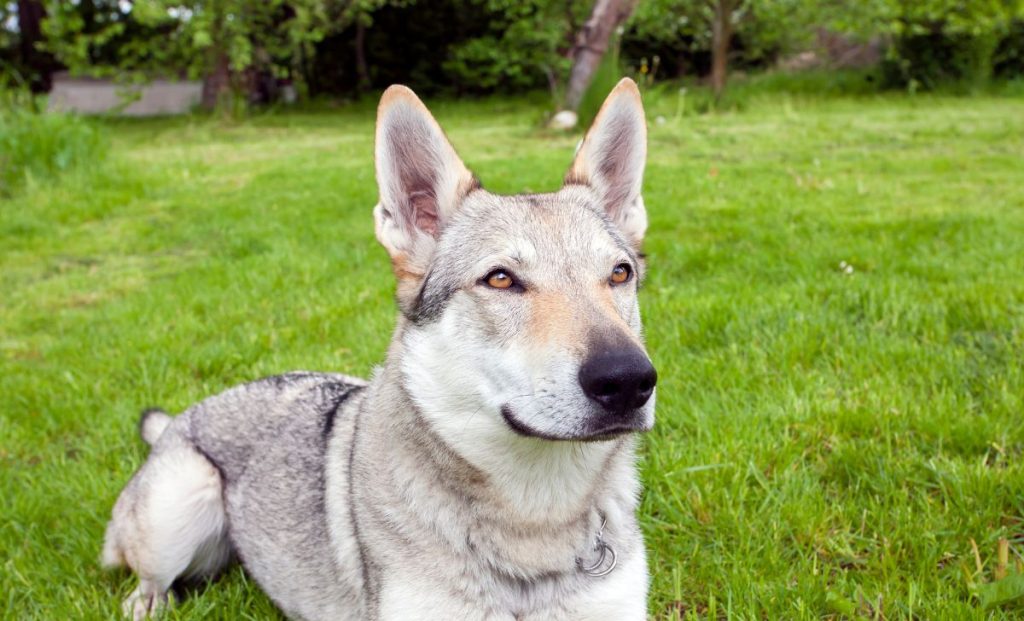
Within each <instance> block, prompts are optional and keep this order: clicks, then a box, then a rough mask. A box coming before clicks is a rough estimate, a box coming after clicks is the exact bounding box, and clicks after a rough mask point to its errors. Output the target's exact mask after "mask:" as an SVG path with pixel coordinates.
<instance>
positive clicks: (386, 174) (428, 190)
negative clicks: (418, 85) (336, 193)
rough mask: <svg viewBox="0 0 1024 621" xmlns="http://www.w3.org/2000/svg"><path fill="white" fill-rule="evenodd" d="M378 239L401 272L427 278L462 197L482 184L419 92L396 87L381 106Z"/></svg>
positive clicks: (376, 156)
mask: <svg viewBox="0 0 1024 621" xmlns="http://www.w3.org/2000/svg"><path fill="white" fill-rule="evenodd" d="M374 159H375V162H376V167H377V186H378V189H379V191H380V202H379V203H378V204H377V206H376V207H375V208H374V210H373V215H374V220H375V223H376V231H377V239H378V240H379V241H380V243H381V244H382V245H383V246H384V248H386V249H387V251H388V254H390V255H391V258H392V261H393V263H394V266H395V271H396V273H398V275H399V277H400V278H401V277H403V275H411V276H416V275H419V276H422V272H423V269H425V267H426V265H427V263H429V260H430V255H431V254H432V251H433V248H434V243H435V241H436V240H437V237H438V236H439V235H440V233H441V230H442V229H443V228H444V226H445V224H446V222H447V221H448V220H449V219H450V218H451V215H452V213H454V211H455V209H456V208H457V207H458V205H459V203H460V202H461V200H462V198H463V197H464V196H465V195H466V194H468V193H469V192H470V191H471V190H472V189H474V188H476V187H478V186H479V184H478V183H477V181H476V179H475V178H474V177H473V174H472V173H470V172H469V170H468V169H467V168H466V167H465V165H463V163H462V160H460V159H459V156H458V155H456V154H455V149H453V148H452V145H451V143H449V142H448V139H447V138H446V137H445V135H444V132H443V131H441V127H440V126H439V125H438V124H437V121H435V120H434V117H433V116H431V114H430V112H429V111H428V110H427V107H426V106H424V105H423V102H421V101H420V100H419V98H417V97H416V95H415V93H413V92H412V91H411V90H409V89H408V88H406V87H404V86H398V85H395V86H391V87H390V88H388V89H387V90H386V91H384V95H383V96H382V97H381V99H380V105H379V106H378V108H377V136H376V147H375V153H374Z"/></svg>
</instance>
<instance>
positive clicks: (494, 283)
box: [485, 270, 513, 289]
mask: <svg viewBox="0 0 1024 621" xmlns="http://www.w3.org/2000/svg"><path fill="white" fill-rule="evenodd" d="M485 280H486V281H487V286H489V287H494V288H495V289H508V288H509V287H511V286H512V284H513V280H512V277H511V276H509V275H508V273H507V272H503V271H501V270H494V271H493V272H491V273H490V274H488V275H487V278H486V279H485Z"/></svg>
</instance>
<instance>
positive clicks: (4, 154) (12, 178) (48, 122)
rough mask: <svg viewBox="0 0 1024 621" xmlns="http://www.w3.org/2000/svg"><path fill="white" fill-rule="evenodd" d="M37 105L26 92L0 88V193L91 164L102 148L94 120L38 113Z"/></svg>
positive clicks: (0, 195) (102, 138)
mask: <svg viewBox="0 0 1024 621" xmlns="http://www.w3.org/2000/svg"><path fill="white" fill-rule="evenodd" d="M41 105H42V102H41V101H37V100H34V99H32V98H31V96H29V95H24V94H20V93H17V92H13V91H0V198H3V197H8V196H10V195H12V194H13V193H14V191H15V190H16V189H18V188H19V187H21V186H22V185H23V184H24V183H25V181H26V180H32V181H45V180H50V179H54V178H56V177H58V176H59V175H60V174H62V173H64V172H67V171H69V170H72V169H74V168H76V167H79V166H83V165H86V164H88V165H90V166H92V165H96V164H97V163H99V161H100V160H102V159H103V156H104V154H105V153H106V151H107V140H106V138H105V136H104V133H103V132H102V131H101V130H100V129H99V128H97V127H96V126H95V125H94V124H93V123H90V122H88V121H86V120H84V119H82V118H79V117H76V116H72V115H67V114H59V113H46V112H41V111H39V108H40V107H41Z"/></svg>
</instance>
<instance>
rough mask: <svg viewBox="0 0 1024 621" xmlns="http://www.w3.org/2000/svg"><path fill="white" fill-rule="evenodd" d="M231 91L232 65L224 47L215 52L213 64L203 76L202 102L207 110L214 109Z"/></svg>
mask: <svg viewBox="0 0 1024 621" xmlns="http://www.w3.org/2000/svg"><path fill="white" fill-rule="evenodd" d="M230 92H231V65H230V64H229V61H228V54H227V52H226V51H224V50H222V49H218V50H216V51H215V52H214V59H213V66H212V67H211V68H210V72H209V73H208V74H206V76H204V77H203V94H202V104H203V107H204V108H206V109H207V110H213V109H214V108H216V107H217V104H219V103H221V102H222V101H223V100H224V99H225V98H226V97H227V95H228V94H230Z"/></svg>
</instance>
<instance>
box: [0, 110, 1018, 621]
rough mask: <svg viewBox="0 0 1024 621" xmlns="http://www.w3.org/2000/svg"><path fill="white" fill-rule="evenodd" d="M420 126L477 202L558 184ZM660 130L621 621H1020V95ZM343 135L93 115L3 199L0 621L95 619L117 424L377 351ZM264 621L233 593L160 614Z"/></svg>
mask: <svg viewBox="0 0 1024 621" xmlns="http://www.w3.org/2000/svg"><path fill="white" fill-rule="evenodd" d="M428 104H430V105H431V107H432V109H434V111H435V113H436V114H437V116H438V118H439V120H440V121H441V123H442V125H444V126H445V127H446V128H447V129H448V131H449V134H450V135H451V137H452V139H453V141H454V142H455V144H456V146H457V147H458V149H459V150H460V152H461V153H462V155H463V157H464V158H465V159H466V161H467V163H468V164H469V165H470V166H471V167H472V168H473V169H474V170H475V171H476V172H477V173H478V175H479V176H480V177H481V179H482V180H483V182H484V184H485V186H486V187H488V188H489V189H491V190H495V191H500V192H516V191H522V190H524V189H529V190H532V191H544V190H552V189H555V188H556V187H557V184H558V183H559V180H560V178H561V176H562V174H563V172H564V170H565V168H566V167H567V165H568V163H569V160H570V157H571V153H572V149H573V147H574V145H575V143H576V141H577V140H578V136H556V135H550V134H547V133H544V132H542V131H539V130H538V129H536V128H537V125H538V120H539V118H540V115H541V107H540V106H539V105H535V104H531V103H529V102H528V101H526V100H515V101H512V102H508V101H502V100H498V99H495V100H488V101H484V102H475V103H438V102H428ZM677 105H678V102H677V101H676V100H675V97H674V95H673V96H671V97H663V98H662V99H661V100H660V101H656V102H652V105H651V106H650V108H651V109H650V110H649V115H650V118H651V120H652V125H651V132H650V147H651V148H650V159H649V165H648V173H647V177H646V192H645V199H646V202H647V206H648V210H649V212H650V215H651V228H650V232H649V235H648V245H647V251H648V254H649V266H650V278H649V280H648V281H647V283H646V285H645V287H644V289H643V292H642V294H641V296H642V303H643V306H644V309H645V322H646V326H647V334H648V340H649V344H650V348H651V353H652V357H653V358H654V361H655V363H656V365H657V366H658V369H659V374H660V377H661V382H660V384H659V391H658V405H659V408H658V423H657V425H656V427H655V430H654V431H653V432H652V433H651V434H649V435H648V436H647V438H646V441H645V442H644V448H643V451H642V461H641V468H642V472H643V479H644V482H645V484H646V492H645V494H644V497H643V504H642V509H641V511H642V520H643V525H644V528H645V531H646V533H647V545H648V549H649V551H650V552H649V561H650V566H651V571H652V575H653V588H652V589H651V599H650V611H651V614H652V615H653V616H654V617H655V618H657V619H675V618H721V617H726V616H727V617H729V618H737V619H762V618H772V619H818V618H823V617H824V618H829V617H834V618H840V617H844V616H845V617H848V618H856V617H857V616H858V615H859V616H863V617H865V618H873V617H874V618H881V615H883V614H884V617H885V618H887V619H900V618H918V619H945V618H950V619H961V618H963V619H986V618H992V619H1011V618H1017V617H1018V615H1020V614H1022V610H1024V608H1022V607H1021V605H1020V604H1019V603H1018V604H1017V607H1014V604H1007V605H1000V606H995V607H993V608H990V609H988V610H986V609H984V608H983V606H982V603H981V601H980V599H979V598H978V597H977V596H976V595H975V593H976V590H977V589H979V588H981V589H984V587H983V585H984V584H986V583H989V582H991V581H992V580H993V579H994V576H995V575H996V574H997V573H998V572H999V567H998V559H997V552H996V550H997V542H998V540H999V539H1001V538H1005V539H1008V540H1009V541H1010V554H1009V557H1010V559H1009V573H1010V574H1011V575H1012V574H1014V572H1016V571H1019V570H1020V567H1019V564H1020V559H1021V555H1022V553H1024V99H1021V98H1016V99H1014V98H1010V97H1004V98H996V97H990V98H976V99H952V98H925V97H917V98H906V97H865V98H850V99H843V98H833V99H800V98H788V97H785V96H782V95H765V96H752V97H750V98H749V100H748V101H747V106H746V108H745V109H744V111H742V112H736V113H728V114H720V115H702V116H682V117H681V118H680V117H677V116H676V110H677ZM658 115H664V117H665V118H662V119H660V121H661V122H655V119H656V117H657V116H658ZM372 123H373V109H372V106H369V105H358V106H352V107H343V108H340V109H338V110H336V111H332V112H320V113H316V114H312V113H311V114H275V115H267V116H259V117H256V118H252V119H250V120H249V121H246V122H244V123H236V124H228V125H225V124H221V123H216V122H212V121H210V120H207V119H191V120H189V119H177V120H165V121H146V122H129V121H117V122H113V121H111V122H108V127H107V130H108V133H109V134H110V135H111V136H112V141H113V144H112V152H111V154H110V157H109V158H108V159H107V160H106V161H105V163H103V164H102V165H100V166H97V167H96V169H95V170H87V171H81V172H79V173H74V174H71V175H67V176H65V177H64V178H63V179H61V180H60V181H59V182H46V183H42V182H40V183H36V184H29V186H28V187H26V188H25V189H24V190H23V191H22V192H21V193H20V194H18V195H17V196H15V197H14V198H13V199H9V200H0V270H2V272H0V292H2V293H0V442H2V444H0V461H2V474H0V496H2V498H3V501H2V520H0V553H2V554H0V563H2V565H0V585H2V586H0V588H2V591H0V593H2V600H0V611H2V614H4V615H6V616H7V618H12V619H30V618H31V619H86V618H97V619H99V618H112V617H113V616H114V615H115V614H116V612H117V610H118V606H119V602H120V600H121V598H122V597H123V596H124V595H125V594H126V593H127V592H128V591H129V590H130V589H131V588H132V587H133V584H132V580H131V579H130V578H129V576H128V575H127V574H125V573H118V572H114V573H105V572H103V571H101V570H100V568H99V566H98V563H97V557H98V554H99V549H100V542H101V537H102V534H103V528H104V525H105V523H106V519H107V517H108V515H109V511H110V507H111V506H112V503H113V502H114V499H115V497H116V495H117V493H118V491H119V490H120V488H121V486H122V485H123V484H124V483H125V481H126V480H127V479H128V478H129V476H130V475H131V473H132V472H133V470H134V469H135V468H136V466H137V465H138V464H139V463H140V461H141V460H142V459H143V457H144V451H143V446H142V443H141V441H140V440H139V439H138V437H137V435H136V431H135V422H136V419H137V415H138V412H139V410H140V408H142V407H143V406H147V405H152V404H159V405H162V406H164V407H166V408H168V409H170V410H173V411H178V410H181V409H183V408H185V407H187V406H188V405H190V404H191V403H193V402H195V401H197V400H198V399H200V398H202V397H204V396H207V395H210V394H211V393H214V392H216V391H219V390H221V389H223V388H225V387H228V386H230V385H232V384H235V383H238V382H242V381H245V380H249V379H253V378H256V377H259V376H262V375H267V374H273V373H277V372H280V371H284V370H288V369H296V368H308V369H324V370H327V369H330V370H342V371H345V372H352V373H358V374H366V373H368V372H369V371H370V369H371V368H372V366H373V365H374V364H375V363H376V362H379V361H380V360H381V359H382V356H383V353H384V350H385V347H386V345H387V342H388V339H389V336H390V331H391V328H392V325H393V321H394V316H395V308H394V304H393V300H392V278H391V275H390V271H389V265H388V261H387V258H386V256H385V253H384V251H383V250H382V249H381V248H380V247H379V246H378V245H377V243H376V242H375V240H374V238H373V226H372V220H371V213H370V212H371V208H372V206H373V204H374V202H375V199H376V188H375V185H374V177H373V167H372V145H371V143H372ZM845 266H849V267H845ZM974 544H976V546H977V547H976V550H977V556H976V553H975V548H974ZM275 614H276V613H275V612H274V610H273V606H272V605H271V604H270V603H269V601H268V600H267V599H266V598H265V597H264V596H263V595H262V594H260V593H259V591H258V589H257V588H256V586H255V585H254V584H252V583H250V582H248V581H247V579H246V577H245V575H244V574H243V573H242V572H241V571H240V570H235V571H232V572H231V573H230V574H229V575H228V576H227V577H226V578H225V579H223V580H221V581H220V582H219V583H218V584H216V585H214V586H213V587H211V588H209V589H200V590H199V591H198V592H197V593H195V594H194V595H193V596H192V597H190V598H189V599H187V600H186V602H185V603H184V604H182V605H180V606H179V607H177V608H176V609H175V611H174V612H173V613H171V614H170V615H169V618H172V619H211V618H220V619H263V618H268V617H273V615H275Z"/></svg>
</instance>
